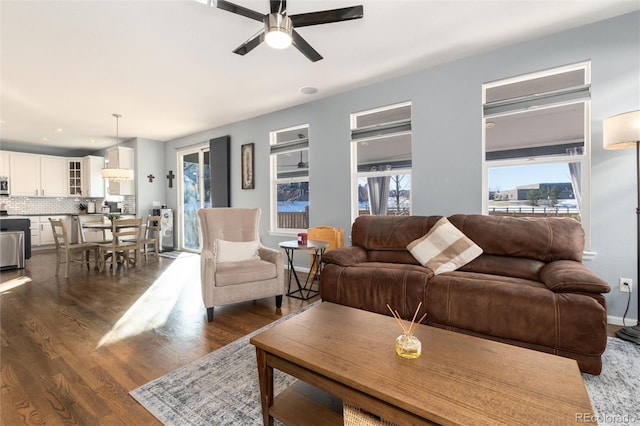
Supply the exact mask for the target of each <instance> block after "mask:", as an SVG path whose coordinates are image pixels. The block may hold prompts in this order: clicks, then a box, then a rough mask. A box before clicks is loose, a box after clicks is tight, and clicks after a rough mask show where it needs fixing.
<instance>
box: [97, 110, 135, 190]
mask: <svg viewBox="0 0 640 426" xmlns="http://www.w3.org/2000/svg"><path fill="white" fill-rule="evenodd" d="M112 115H113V116H114V117H115V118H116V164H115V165H114V164H109V167H106V168H104V169H102V178H103V179H108V180H110V181H112V182H124V181H127V180H131V179H133V170H132V169H122V168H120V146H119V144H120V134H119V128H118V127H119V126H118V124H119V123H118V120H119V119H120V117H122V115H120V114H112ZM114 166H115V167H114Z"/></svg>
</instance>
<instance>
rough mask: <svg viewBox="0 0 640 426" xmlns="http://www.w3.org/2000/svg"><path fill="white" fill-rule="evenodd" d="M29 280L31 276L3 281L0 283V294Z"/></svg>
mask: <svg viewBox="0 0 640 426" xmlns="http://www.w3.org/2000/svg"><path fill="white" fill-rule="evenodd" d="M30 282H31V278H30V277H18V278H13V279H11V280H9V281H5V282H3V283H2V284H0V294H2V293H5V292H7V291H9V290H13V289H14V288H16V287H20V286H21V285H23V284H27V283H30Z"/></svg>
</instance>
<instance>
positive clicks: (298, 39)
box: [292, 30, 322, 62]
mask: <svg viewBox="0 0 640 426" xmlns="http://www.w3.org/2000/svg"><path fill="white" fill-rule="evenodd" d="M292 36H293V37H292V38H293V40H292V42H293V45H294V46H295V47H296V49H298V50H299V51H300V52H302V54H303V55H304V56H306V57H307V58H308V59H309V60H310V61H311V62H316V61H319V60H320V59H322V56H321V55H320V54H319V53H318V52H316V50H315V49H314V48H313V47H311V45H310V44H309V43H307V42H306V41H305V39H303V38H302V36H301V35H300V34H298V33H297V32H296V30H293V31H292Z"/></svg>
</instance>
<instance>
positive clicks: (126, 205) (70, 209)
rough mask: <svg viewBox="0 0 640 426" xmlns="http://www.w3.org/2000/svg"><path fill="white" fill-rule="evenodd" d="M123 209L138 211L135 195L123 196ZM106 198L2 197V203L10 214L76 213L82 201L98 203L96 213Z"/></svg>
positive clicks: (126, 211)
mask: <svg viewBox="0 0 640 426" xmlns="http://www.w3.org/2000/svg"><path fill="white" fill-rule="evenodd" d="M122 198H123V199H122V209H123V212H124V213H129V214H135V213H136V197H135V195H125V196H123V197H122ZM103 201H104V198H83V197H77V198H72V197H57V198H56V197H0V204H4V207H5V209H6V210H7V213H8V214H9V215H28V214H42V215H47V214H76V213H79V212H80V210H79V208H78V206H79V205H80V203H82V204H87V203H88V202H94V203H96V213H100V211H101V208H102V202H103Z"/></svg>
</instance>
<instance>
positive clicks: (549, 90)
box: [483, 63, 590, 248]
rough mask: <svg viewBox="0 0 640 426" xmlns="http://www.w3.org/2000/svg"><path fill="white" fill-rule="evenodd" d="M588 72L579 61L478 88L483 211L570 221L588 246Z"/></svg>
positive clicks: (587, 65)
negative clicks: (576, 222) (481, 113)
mask: <svg viewBox="0 0 640 426" xmlns="http://www.w3.org/2000/svg"><path fill="white" fill-rule="evenodd" d="M589 71H590V68H589V63H581V64H577V65H571V66H567V67H562V68H558V69H553V70H548V71H544V72H540V73H535V74H530V75H526V76H521V77H517V78H513V79H508V80H503V81H498V82H493V83H487V84H485V85H484V86H483V94H484V105H483V107H484V108H483V111H484V126H485V131H484V170H485V173H484V182H485V185H484V190H485V197H484V203H485V206H484V207H485V211H486V212H487V213H488V214H490V215H511V216H568V217H573V218H575V219H577V220H579V221H581V222H582V225H583V227H584V229H585V231H586V235H587V237H586V247H587V248H589V247H590V238H589V225H590V218H589V206H590V196H589V195H590V190H589V177H590V172H589V165H590V129H589V123H590V84H589V83H590V72H589Z"/></svg>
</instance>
